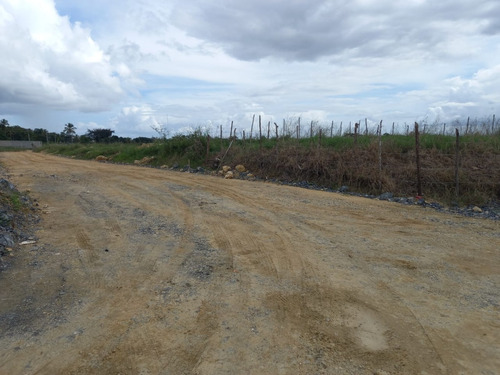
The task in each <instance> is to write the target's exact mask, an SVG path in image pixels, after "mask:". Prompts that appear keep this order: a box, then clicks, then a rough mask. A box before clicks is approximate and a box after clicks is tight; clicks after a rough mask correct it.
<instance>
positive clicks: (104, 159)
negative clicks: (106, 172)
mask: <svg viewBox="0 0 500 375" xmlns="http://www.w3.org/2000/svg"><path fill="white" fill-rule="evenodd" d="M95 160H96V161H108V160H109V158H108V157H107V156H104V155H99V156H96V158H95Z"/></svg>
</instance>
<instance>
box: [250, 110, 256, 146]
mask: <svg viewBox="0 0 500 375" xmlns="http://www.w3.org/2000/svg"><path fill="white" fill-rule="evenodd" d="M254 121H255V114H254V115H253V117H252V126H251V127H250V140H252V135H253V123H254Z"/></svg>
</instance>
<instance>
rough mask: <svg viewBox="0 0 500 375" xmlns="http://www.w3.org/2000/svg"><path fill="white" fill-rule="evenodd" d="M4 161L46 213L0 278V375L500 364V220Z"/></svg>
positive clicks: (130, 172)
mask: <svg viewBox="0 0 500 375" xmlns="http://www.w3.org/2000/svg"><path fill="white" fill-rule="evenodd" d="M0 160H1V162H2V164H3V165H5V167H6V168H7V170H8V173H9V174H10V176H9V178H10V179H12V180H13V181H14V182H15V183H16V184H17V185H18V186H19V188H20V189H21V190H23V189H24V190H25V189H29V190H30V194H31V195H32V196H34V197H36V198H37V199H38V200H39V202H40V205H41V206H42V207H44V212H46V213H45V214H43V221H42V224H41V227H40V228H39V230H38V232H37V236H38V237H39V240H38V241H37V244H36V245H33V247H32V248H31V249H27V250H26V251H20V250H19V251H17V250H16V254H17V255H16V257H17V258H16V261H15V264H14V267H12V269H9V270H7V271H6V272H4V273H2V274H0V283H1V284H2V285H3V288H1V290H0V298H1V299H2V302H5V303H2V304H1V305H0V333H1V336H0V347H1V348H2V349H0V374H2V373H8V374H17V373H19V374H21V373H29V374H35V373H39V374H45V373H46V374H52V373H68V374H89V373H90V374H92V373H95V374H101V373H111V374H112V373H144V374H146V373H157V374H212V373H218V374H234V373H259V374H280V373H281V374H289V373H294V374H295V373H296V374H311V373H318V374H331V373H338V374H373V373H377V372H378V373H384V372H385V373H387V374H419V373H432V374H452V373H459V372H464V373H481V372H483V373H488V371H490V372H494V371H495V369H497V368H499V367H500V363H499V362H498V359H497V358H500V356H497V355H496V354H497V351H498V346H496V345H495V344H494V343H495V342H498V339H499V333H498V325H497V323H496V322H497V318H498V305H497V304H495V301H498V300H499V299H498V293H499V292H498V288H497V286H498V285H499V280H498V275H497V273H496V271H495V270H496V269H498V266H499V264H498V262H499V261H498V259H499V257H498V249H499V248H500V246H498V245H500V244H499V238H500V235H499V233H500V231H499V225H498V223H497V222H493V221H485V220H479V219H467V218H460V217H453V216H451V215H445V214H442V213H437V212H432V211H426V210H423V209H421V208H419V207H406V206H400V205H395V204H388V203H385V202H378V201H369V200H364V199H359V198H354V197H346V196H342V195H339V194H330V193H325V192H319V191H307V190H302V189H297V188H291V187H284V186H276V185H271V184H267V183H259V182H255V183H249V182H244V181H237V180H223V179H219V178H215V177H211V176H203V175H194V174H183V173H176V172H171V171H164V170H155V169H150V168H141V167H136V166H117V165H112V164H106V163H97V162H84V161H78V160H72V159H65V158H58V157H54V156H49V155H44V154H36V153H31V152H23V153H2V154H0ZM477 371H479V372H477Z"/></svg>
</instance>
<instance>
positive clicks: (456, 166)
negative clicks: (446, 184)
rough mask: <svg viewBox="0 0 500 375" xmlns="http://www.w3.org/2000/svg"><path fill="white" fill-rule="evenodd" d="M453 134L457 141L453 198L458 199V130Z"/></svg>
mask: <svg viewBox="0 0 500 375" xmlns="http://www.w3.org/2000/svg"><path fill="white" fill-rule="evenodd" d="M455 134H456V136H457V141H456V143H455V197H456V198H457V199H458V195H459V178H458V167H459V165H460V159H459V158H460V133H459V132H458V128H456V129H455Z"/></svg>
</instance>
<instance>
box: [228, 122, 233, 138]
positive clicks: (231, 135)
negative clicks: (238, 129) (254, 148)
mask: <svg viewBox="0 0 500 375" xmlns="http://www.w3.org/2000/svg"><path fill="white" fill-rule="evenodd" d="M231 138H233V122H232V121H231V130H229V139H231Z"/></svg>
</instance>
